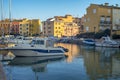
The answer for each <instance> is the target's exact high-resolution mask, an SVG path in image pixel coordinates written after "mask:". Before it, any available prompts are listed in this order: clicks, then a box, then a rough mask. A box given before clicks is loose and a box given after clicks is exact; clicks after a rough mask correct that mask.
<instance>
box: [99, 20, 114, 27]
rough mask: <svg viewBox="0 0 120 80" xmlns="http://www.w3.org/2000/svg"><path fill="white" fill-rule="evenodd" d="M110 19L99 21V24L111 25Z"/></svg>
mask: <svg viewBox="0 0 120 80" xmlns="http://www.w3.org/2000/svg"><path fill="white" fill-rule="evenodd" d="M111 24H112V22H111V21H100V25H103V26H106V25H111Z"/></svg>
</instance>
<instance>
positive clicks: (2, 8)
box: [1, 0, 3, 21]
mask: <svg viewBox="0 0 120 80" xmlns="http://www.w3.org/2000/svg"><path fill="white" fill-rule="evenodd" d="M2 20H3V0H1V21H2Z"/></svg>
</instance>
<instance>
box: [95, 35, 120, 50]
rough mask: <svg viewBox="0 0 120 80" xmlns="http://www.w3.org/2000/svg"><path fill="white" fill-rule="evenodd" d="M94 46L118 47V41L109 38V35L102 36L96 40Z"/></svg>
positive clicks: (119, 46)
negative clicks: (99, 39)
mask: <svg viewBox="0 0 120 80" xmlns="http://www.w3.org/2000/svg"><path fill="white" fill-rule="evenodd" d="M95 46H98V47H111V48H120V45H119V43H117V42H116V41H114V40H112V39H110V37H109V36H107V37H102V38H101V41H98V42H96V43H95Z"/></svg>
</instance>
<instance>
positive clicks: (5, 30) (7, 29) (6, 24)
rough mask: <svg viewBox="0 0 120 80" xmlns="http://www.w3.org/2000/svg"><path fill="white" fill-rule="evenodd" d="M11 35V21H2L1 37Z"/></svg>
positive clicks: (0, 26)
mask: <svg viewBox="0 0 120 80" xmlns="http://www.w3.org/2000/svg"><path fill="white" fill-rule="evenodd" d="M9 33H10V21H9V20H8V19H5V20H3V21H0V35H8V34H9Z"/></svg>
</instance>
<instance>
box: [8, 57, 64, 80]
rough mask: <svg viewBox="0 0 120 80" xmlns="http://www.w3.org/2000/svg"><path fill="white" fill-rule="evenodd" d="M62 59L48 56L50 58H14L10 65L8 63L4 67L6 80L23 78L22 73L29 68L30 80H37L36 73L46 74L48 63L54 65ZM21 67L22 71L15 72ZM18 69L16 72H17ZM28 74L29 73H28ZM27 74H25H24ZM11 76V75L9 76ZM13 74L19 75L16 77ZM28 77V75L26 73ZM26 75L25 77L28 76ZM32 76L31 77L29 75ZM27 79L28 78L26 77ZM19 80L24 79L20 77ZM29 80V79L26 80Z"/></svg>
mask: <svg viewBox="0 0 120 80" xmlns="http://www.w3.org/2000/svg"><path fill="white" fill-rule="evenodd" d="M63 59H64V57H63V56H54V57H53V56H50V57H16V58H14V59H13V60H12V61H11V62H10V63H8V66H7V67H6V69H7V70H8V71H7V72H8V73H7V76H8V79H11V80H13V79H14V80H17V79H19V78H20V77H19V78H18V77H16V76H24V75H25V74H24V72H21V71H24V69H25V68H29V69H31V70H32V71H33V72H34V75H35V76H34V77H33V78H32V80H38V79H39V76H38V73H40V72H46V71H47V64H48V63H49V64H50V63H55V62H57V61H60V60H63ZM20 67H22V68H24V69H20V70H21V71H20V72H16V71H18V70H19V68H20ZM17 69H18V70H17ZM28 72H29V71H28ZM25 73H27V72H25ZM10 74H11V75H10ZM15 74H21V75H16V76H14V75H15ZM28 75H30V74H29V73H28ZM28 75H27V74H26V76H28ZM10 76H11V77H10ZM31 76H32V75H31ZM27 78H29V77H27ZM20 80H25V77H22V78H21V79H20ZM27 80H29V79H27Z"/></svg>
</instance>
